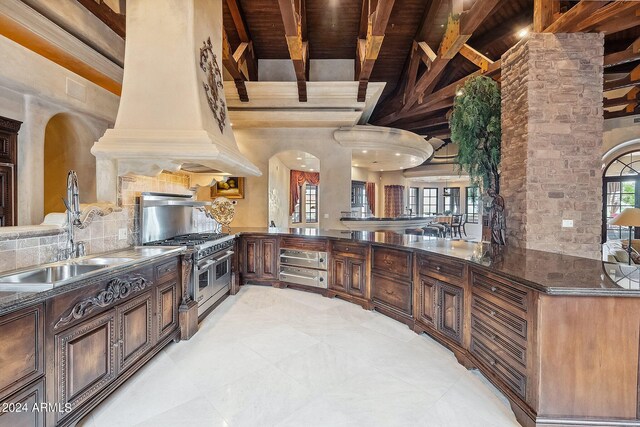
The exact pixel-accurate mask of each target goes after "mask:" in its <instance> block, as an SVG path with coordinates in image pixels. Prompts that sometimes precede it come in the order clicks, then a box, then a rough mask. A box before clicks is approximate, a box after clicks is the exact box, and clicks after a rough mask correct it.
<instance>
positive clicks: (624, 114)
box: [604, 106, 638, 120]
mask: <svg viewBox="0 0 640 427" xmlns="http://www.w3.org/2000/svg"><path fill="white" fill-rule="evenodd" d="M634 114H638V107H637V106H635V107H633V109H630V110H627V109H624V110H620V111H612V112H609V111H605V112H604V119H605V120H607V119H615V118H618V117H627V116H633V115H634Z"/></svg>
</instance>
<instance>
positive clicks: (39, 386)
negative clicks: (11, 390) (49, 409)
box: [0, 378, 45, 427]
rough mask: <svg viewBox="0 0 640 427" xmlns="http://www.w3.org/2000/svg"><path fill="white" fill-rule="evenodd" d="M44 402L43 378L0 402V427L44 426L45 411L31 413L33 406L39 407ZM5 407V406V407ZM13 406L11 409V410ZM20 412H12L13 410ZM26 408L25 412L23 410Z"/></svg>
mask: <svg viewBox="0 0 640 427" xmlns="http://www.w3.org/2000/svg"><path fill="white" fill-rule="evenodd" d="M44 402H45V398H44V378H42V379H41V380H40V381H38V382H36V383H34V384H32V385H31V386H29V387H27V388H26V389H24V390H21V391H19V392H18V393H16V394H14V395H13V396H9V397H8V398H7V399H5V400H3V401H0V405H1V406H2V409H5V410H6V412H3V411H0V426H10V427H42V426H44V414H45V411H33V410H32V409H33V407H34V405H38V406H40V404H41V403H44ZM5 405H6V406H5ZM12 406H13V408H12ZM14 408H15V409H20V410H13V409H14ZM25 408H26V410H25Z"/></svg>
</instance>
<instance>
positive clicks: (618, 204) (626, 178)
mask: <svg viewBox="0 0 640 427" xmlns="http://www.w3.org/2000/svg"><path fill="white" fill-rule="evenodd" d="M603 181H604V182H603V184H604V186H603V187H604V197H603V201H602V204H603V206H602V241H603V242H604V241H607V240H618V239H624V240H626V239H628V238H629V227H619V226H613V225H609V224H608V222H609V220H610V219H612V218H614V217H615V216H617V215H619V214H620V212H622V211H623V210H625V209H626V208H634V207H635V208H640V151H634V152H631V153H627V154H623V155H621V156H620V157H618V158H617V159H615V160H614V161H613V162H611V164H609V166H608V167H607V169H606V170H605V173H604V178H603ZM633 233H634V235H633V236H631V238H635V239H638V238H640V227H635V228H634V232H633Z"/></svg>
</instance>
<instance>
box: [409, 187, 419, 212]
mask: <svg viewBox="0 0 640 427" xmlns="http://www.w3.org/2000/svg"><path fill="white" fill-rule="evenodd" d="M419 193H420V189H419V188H418V187H410V188H409V209H411V214H412V215H419V214H420V211H419V210H418V209H419V205H418V195H419Z"/></svg>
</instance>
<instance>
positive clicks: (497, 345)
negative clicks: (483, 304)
mask: <svg viewBox="0 0 640 427" xmlns="http://www.w3.org/2000/svg"><path fill="white" fill-rule="evenodd" d="M471 335H472V336H473V337H475V338H476V339H477V340H479V341H481V342H483V343H484V344H485V345H486V346H487V347H489V348H491V349H492V350H493V351H494V353H496V354H497V355H499V356H504V357H508V358H510V359H512V360H513V361H514V362H515V363H517V364H519V365H520V366H522V368H525V369H526V367H527V349H526V341H525V342H524V343H520V342H518V341H519V340H513V339H511V338H509V336H508V335H506V334H504V333H502V332H500V331H499V330H498V328H495V327H494V326H493V325H492V324H491V323H490V322H484V321H483V320H481V319H480V318H478V317H476V316H471ZM523 344H524V345H523Z"/></svg>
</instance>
